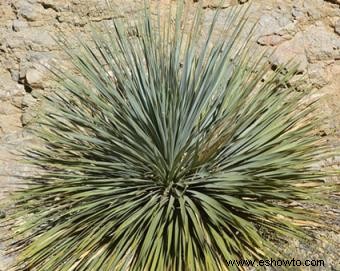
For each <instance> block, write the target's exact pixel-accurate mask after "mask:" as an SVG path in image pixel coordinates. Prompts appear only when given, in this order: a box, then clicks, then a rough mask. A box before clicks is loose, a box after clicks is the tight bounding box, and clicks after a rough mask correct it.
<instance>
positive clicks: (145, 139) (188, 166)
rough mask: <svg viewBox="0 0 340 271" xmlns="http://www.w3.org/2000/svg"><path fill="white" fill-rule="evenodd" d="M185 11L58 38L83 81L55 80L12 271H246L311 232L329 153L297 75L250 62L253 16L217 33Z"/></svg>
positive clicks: (199, 14) (21, 199) (147, 14)
mask: <svg viewBox="0 0 340 271" xmlns="http://www.w3.org/2000/svg"><path fill="white" fill-rule="evenodd" d="M189 11H190V8H189V7H188V8H187V7H186V6H184V5H183V4H181V3H179V4H178V5H177V7H176V10H175V12H172V11H171V10H170V12H169V17H168V19H164V17H162V16H160V15H159V14H160V13H159V10H158V12H156V13H157V14H158V15H156V16H154V15H152V13H151V11H150V6H149V5H146V8H145V10H144V11H143V12H142V15H139V16H137V17H136V20H134V22H131V21H130V22H128V21H124V20H121V19H115V20H113V22H112V25H110V24H107V25H106V26H105V27H103V28H102V29H96V28H95V27H94V28H93V31H92V32H91V37H92V39H91V42H85V41H84V40H83V39H79V43H78V47H77V49H76V50H74V49H70V44H69V43H68V41H65V40H64V39H63V38H60V39H59V42H60V44H61V45H62V46H63V48H64V50H65V52H66V53H67V54H68V55H69V58H70V60H71V62H72V63H73V65H74V69H75V71H76V72H75V73H72V72H70V71H69V70H64V69H61V68H54V69H52V71H53V73H54V74H55V76H56V82H57V83H58V89H57V91H55V93H54V95H51V94H50V95H49V96H47V97H45V103H44V104H45V105H44V108H43V112H42V114H41V116H40V118H39V120H38V121H37V123H36V125H35V133H36V134H37V136H38V137H39V138H40V140H41V142H42V143H43V144H42V146H41V147H40V148H36V149H34V150H32V149H31V150H29V153H28V154H27V157H28V160H29V161H30V162H31V163H32V164H33V165H35V166H36V167H37V168H38V169H40V170H38V173H36V174H34V175H32V176H31V177H30V178H28V179H27V178H26V179H25V182H28V185H27V186H28V187H26V188H24V189H22V190H21V191H18V192H17V193H16V194H15V195H16V205H15V212H14V214H13V215H12V216H10V218H9V219H10V220H13V219H14V221H16V220H17V219H20V218H24V219H21V220H24V221H21V223H20V226H19V227H18V228H17V230H16V232H15V233H16V235H17V236H16V238H19V241H18V242H17V243H16V244H17V245H18V246H19V249H20V250H21V253H20V255H19V259H18V261H17V264H16V266H15V267H14V269H15V270H26V269H28V270H39V271H41V270H48V271H50V270H61V271H70V270H79V271H80V270H90V271H96V270H103V271H105V270H107V271H114V270H131V271H135V270H157V271H162V270H164V271H171V270H195V271H198V270H201V271H206V270H208V271H210V270H213V271H215V270H232V269H236V270H237V269H242V267H236V266H234V267H231V266H228V265H227V263H226V261H227V260H230V259H240V258H243V259H247V258H249V259H254V258H255V259H256V258H257V259H258V258H261V257H268V256H271V255H278V254H275V253H279V252H280V251H279V249H277V241H278V240H279V239H281V238H285V237H286V236H293V237H298V238H303V237H305V236H306V234H305V230H304V229H303V227H301V224H302V223H301V221H304V223H307V224H308V222H310V221H312V222H313V221H317V220H316V218H315V217H314V216H313V215H312V214H311V211H310V210H308V215H305V214H306V210H304V209H303V208H301V207H299V206H301V203H303V202H313V201H315V199H316V196H315V187H317V186H319V185H321V184H322V180H321V178H322V176H323V175H324V173H322V172H320V171H319V170H317V168H316V167H315V163H316V162H317V161H318V159H319V157H320V155H323V154H325V152H326V151H325V148H324V147H323V146H322V145H320V142H319V139H318V137H317V136H316V135H314V132H313V129H314V128H315V125H316V124H317V121H316V117H315V114H314V113H313V112H314V111H313V110H314V109H313V104H312V102H308V101H307V100H306V99H305V97H306V92H305V91H297V88H296V84H294V83H292V79H293V76H294V74H295V73H296V69H295V68H289V67H288V66H282V67H281V66H279V67H276V69H275V70H274V71H273V70H272V68H271V66H270V65H269V64H268V63H266V62H265V61H263V59H264V58H263V54H255V55H254V53H253V47H252V46H251V42H250V40H251V38H248V39H246V40H245V39H244V36H245V35H244V33H245V28H244V26H245V25H246V12H245V11H244V9H239V8H236V9H233V10H232V11H230V12H229V15H228V16H227V17H222V16H220V11H218V10H217V11H216V14H215V16H214V17H213V18H212V21H211V22H210V24H209V26H208V28H204V27H203V26H204V25H203V24H202V21H203V20H202V18H203V10H202V9H201V8H198V9H197V11H196V12H195V15H194V16H193V17H192V23H191V24H189V23H186V19H187V18H188V16H190V14H191V13H190V12H189ZM222 20H223V25H224V32H223V33H222V34H221V33H219V35H218V36H217V35H214V29H215V28H216V25H217V23H218V25H219V26H220V25H221V24H222V23H221V21H222ZM131 29H134V30H133V31H131ZM242 33H243V34H242ZM251 35H252V32H250V33H249V37H251ZM202 37H203V38H202ZM292 203H294V204H292ZM28 213H29V214H30V215H26V214H28ZM299 225H300V226H299Z"/></svg>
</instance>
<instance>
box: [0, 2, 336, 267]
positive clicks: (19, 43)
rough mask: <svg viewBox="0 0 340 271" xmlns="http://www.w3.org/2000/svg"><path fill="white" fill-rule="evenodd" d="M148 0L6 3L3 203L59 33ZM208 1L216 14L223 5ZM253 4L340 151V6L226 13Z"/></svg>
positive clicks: (259, 6)
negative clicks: (315, 101) (307, 87)
mask: <svg viewBox="0 0 340 271" xmlns="http://www.w3.org/2000/svg"><path fill="white" fill-rule="evenodd" d="M142 2H143V1H141V0H138V1H132V0H126V1H122V0H119V1H114V6H113V10H112V11H108V10H107V9H105V1H102V0H1V1H0V188H1V189H0V198H1V197H3V195H4V194H3V192H4V191H5V190H8V189H9V190H11V189H12V187H13V185H15V184H16V177H15V175H18V174H19V175H20V174H25V171H26V168H25V166H23V165H22V164H20V163H19V162H18V155H17V151H20V150H21V149H23V148H24V147H25V146H29V145H30V144H31V143H32V139H31V137H30V135H29V134H28V133H27V132H26V131H25V129H24V128H25V126H27V125H29V124H30V123H31V122H32V121H33V120H34V117H35V114H36V110H37V108H39V107H38V104H39V99H38V97H39V95H40V94H41V93H42V92H45V93H46V92H48V90H49V88H50V85H49V83H50V82H49V80H48V73H47V72H46V70H44V69H42V65H41V64H43V65H46V64H50V65H51V63H54V64H53V65H55V63H57V62H53V60H54V59H60V58H62V54H61V52H60V50H59V48H58V46H57V44H56V43H55V41H54V39H53V38H52V36H53V34H55V33H57V32H58V31H59V30H60V29H62V30H63V32H66V33H68V32H69V33H71V32H70V31H71V30H74V29H76V30H77V31H79V32H84V31H86V29H87V22H88V20H90V21H92V22H95V23H96V22H100V21H103V20H109V19H111V18H113V17H114V16H129V13H133V12H136V11H137V10H138V9H139V8H140V7H141V3H142ZM163 2H166V1H162V0H161V4H163ZM192 2H193V3H192V5H193V6H194V5H197V3H195V2H197V1H194V0H192ZM203 2H204V3H203V5H204V8H205V12H206V13H207V14H209V12H211V11H212V10H214V9H216V7H217V5H218V3H219V0H210V1H209V0H207V1H203ZM246 2H252V6H251V8H250V21H252V22H254V21H256V20H258V23H259V27H258V29H257V31H256V35H255V37H256V39H255V42H256V43H257V46H259V47H267V48H269V49H270V50H272V49H275V50H276V51H275V53H274V54H273V55H272V56H270V61H271V63H272V64H273V66H275V65H278V64H280V63H283V62H286V61H287V60H289V59H291V58H294V59H295V60H296V61H298V62H299V63H300V67H299V69H300V73H301V75H299V76H304V78H305V80H306V82H307V83H309V84H311V85H312V86H313V88H314V95H316V96H320V97H321V96H323V97H322V98H321V100H320V102H319V109H320V113H322V114H324V115H325V116H326V121H325V123H324V125H322V126H321V127H320V134H321V135H322V136H326V137H327V139H328V140H329V142H330V144H333V145H339V138H340V114H339V113H340V37H339V35H340V1H339V0H253V1H248V0H226V1H225V2H224V4H223V7H224V8H225V10H228V8H229V7H230V6H233V5H241V4H244V3H246ZM331 163H333V164H336V163H339V162H337V161H336V160H334V161H331ZM0 211H1V210H0ZM0 215H5V214H3V213H2V214H1V213H0ZM0 251H1V244H0ZM330 257H331V256H330ZM11 260H12V258H10V257H1V256H0V270H6V267H5V266H7V264H8V263H9V262H10V261H11ZM329 270H331V269H329ZM334 270H335V269H334Z"/></svg>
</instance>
